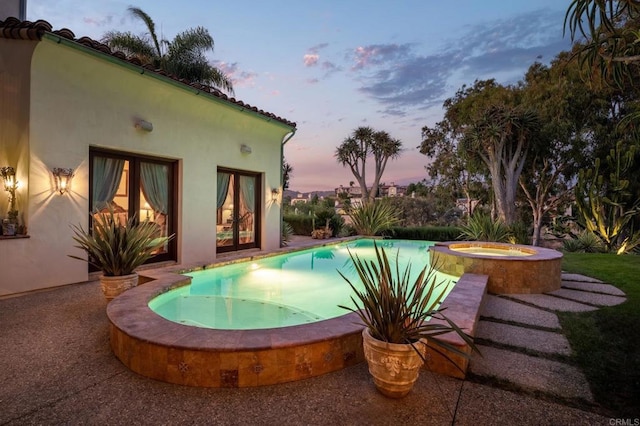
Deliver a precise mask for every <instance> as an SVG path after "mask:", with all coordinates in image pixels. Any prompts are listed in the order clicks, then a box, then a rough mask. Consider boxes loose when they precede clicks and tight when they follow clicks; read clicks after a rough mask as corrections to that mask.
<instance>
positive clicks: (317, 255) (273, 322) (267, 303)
mask: <svg viewBox="0 0 640 426" xmlns="http://www.w3.org/2000/svg"><path fill="white" fill-rule="evenodd" d="M373 241H374V240H371V239H361V240H355V241H349V242H345V243H340V244H335V245H329V246H325V247H318V248H313V249H308V250H302V251H297V252H292V253H287V254H281V255H277V256H273V257H268V258H264V259H260V260H257V261H249V262H242V263H237V264H232V265H226V266H222V267H218V268H211V269H206V270H203V271H196V272H192V273H188V274H186V275H190V276H191V277H192V283H191V285H188V286H184V287H180V288H178V289H175V290H172V291H170V292H167V293H164V294H162V295H160V296H158V297H156V298H154V299H153V300H151V302H149V307H150V308H151V309H152V310H153V311H155V312H156V313H157V314H158V315H160V316H162V317H164V318H166V319H168V320H170V321H174V322H178V323H181V324H187V325H192V326H197V327H204V328H216V329H226V330H247V329H261V328H276V327H287V326H292V325H299V324H306V323H310V322H315V321H321V320H325V319H329V318H334V317H338V316H341V315H345V314H346V313H348V311H346V310H345V309H342V308H339V307H338V305H349V306H352V302H351V299H350V296H351V294H352V291H351V288H350V287H349V285H348V284H347V282H346V281H345V280H344V279H342V278H341V277H340V275H339V274H338V270H339V271H340V272H342V273H343V274H344V275H345V276H347V277H349V279H351V280H352V282H354V284H355V283H359V279H358V277H357V275H356V272H355V270H354V268H353V266H352V262H351V260H350V258H349V250H351V252H352V253H354V254H357V255H358V256H359V257H360V258H361V259H369V260H373V259H375V251H374V247H373ZM376 241H377V243H378V245H379V246H382V247H384V248H385V250H386V252H387V256H388V257H389V260H390V261H392V262H395V257H396V253H399V257H398V263H399V266H400V270H401V271H403V270H404V268H405V267H406V265H407V264H408V262H409V261H410V262H411V265H412V266H411V269H412V271H411V275H412V278H413V279H415V278H416V277H417V276H418V274H419V273H420V270H421V269H422V268H423V267H424V265H429V246H431V245H433V243H432V242H428V241H408V240H376ZM436 279H437V282H443V285H445V286H446V287H447V293H446V294H448V292H449V291H450V290H451V288H453V285H454V282H455V280H456V279H457V278H456V277H453V276H450V275H445V274H440V273H438V274H437V278H436Z"/></svg>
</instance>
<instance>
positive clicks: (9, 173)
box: [0, 167, 18, 192]
mask: <svg viewBox="0 0 640 426" xmlns="http://www.w3.org/2000/svg"><path fill="white" fill-rule="evenodd" d="M0 175H2V180H3V181H4V190H5V191H9V192H11V191H12V190H15V189H16V188H18V182H16V169H14V168H13V167H0Z"/></svg>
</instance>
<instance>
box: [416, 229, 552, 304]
mask: <svg viewBox="0 0 640 426" xmlns="http://www.w3.org/2000/svg"><path fill="white" fill-rule="evenodd" d="M429 250H430V252H431V264H432V265H434V266H435V267H436V268H437V269H438V270H439V271H441V272H444V273H446V274H450V275H454V276H461V275H462V274H464V273H465V272H470V273H475V274H482V275H487V276H488V277H489V281H488V286H487V290H488V291H489V292H490V293H496V294H512V293H546V292H549V291H554V290H558V289H559V288H560V285H561V266H562V253H560V252H558V251H556V250H551V249H546V248H542V247H534V246H525V245H518V244H505V243H493V242H483V241H466V242H451V241H448V242H439V243H436V244H435V245H433V246H431V247H430V248H429Z"/></svg>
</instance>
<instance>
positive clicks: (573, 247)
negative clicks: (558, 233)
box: [562, 238, 583, 253]
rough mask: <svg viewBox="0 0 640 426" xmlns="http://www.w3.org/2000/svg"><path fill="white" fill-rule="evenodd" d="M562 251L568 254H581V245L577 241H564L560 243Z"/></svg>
mask: <svg viewBox="0 0 640 426" xmlns="http://www.w3.org/2000/svg"><path fill="white" fill-rule="evenodd" d="M562 250H563V251H566V252H569V253H576V252H582V251H583V250H582V244H580V241H578V240H577V239H576V240H574V239H573V238H572V239H569V240H564V241H563V242H562Z"/></svg>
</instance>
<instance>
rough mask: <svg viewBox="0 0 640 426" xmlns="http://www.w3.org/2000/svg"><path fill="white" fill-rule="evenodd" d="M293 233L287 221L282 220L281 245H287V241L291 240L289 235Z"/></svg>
mask: <svg viewBox="0 0 640 426" xmlns="http://www.w3.org/2000/svg"><path fill="white" fill-rule="evenodd" d="M292 235H293V228H292V227H291V225H289V224H288V223H287V222H285V221H282V245H283V246H286V245H288V243H289V241H291V236H292Z"/></svg>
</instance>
